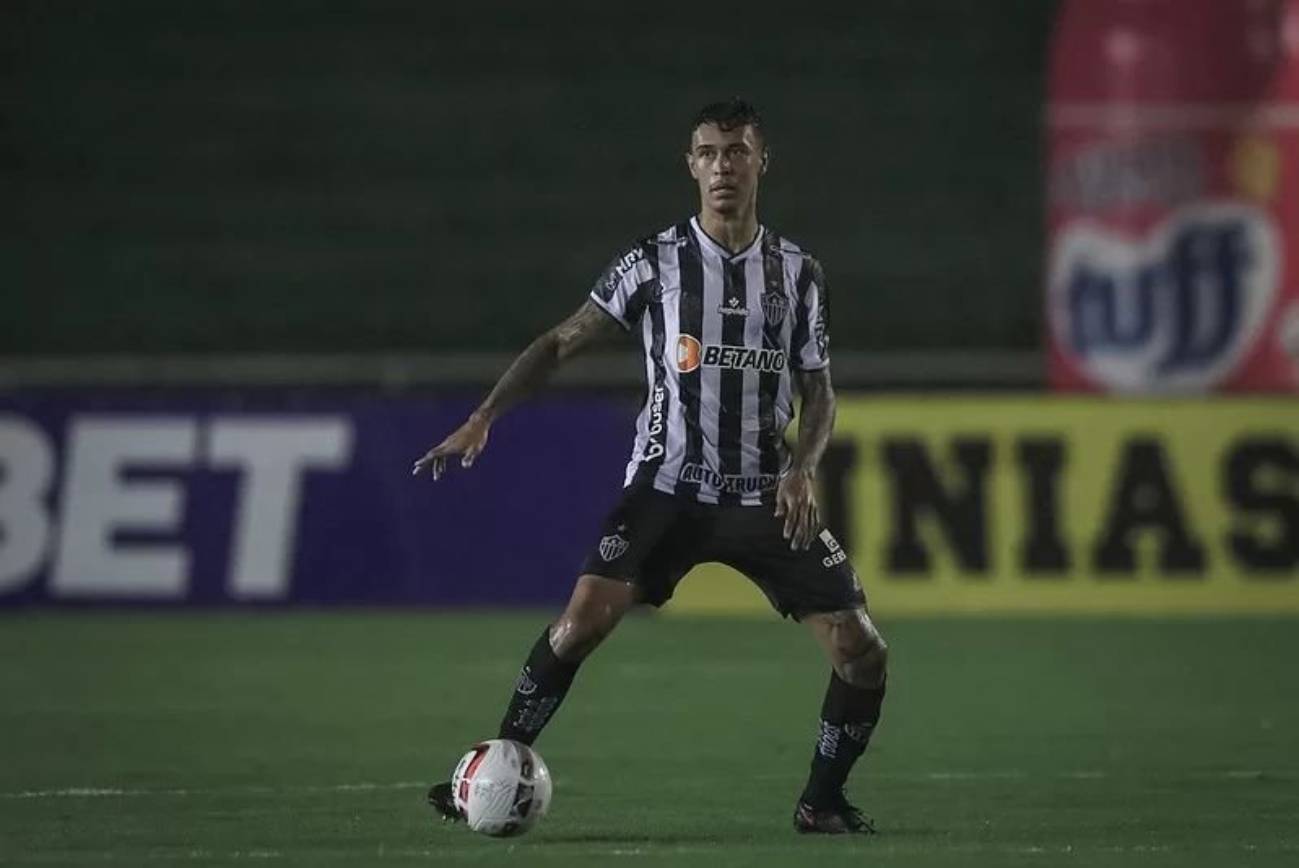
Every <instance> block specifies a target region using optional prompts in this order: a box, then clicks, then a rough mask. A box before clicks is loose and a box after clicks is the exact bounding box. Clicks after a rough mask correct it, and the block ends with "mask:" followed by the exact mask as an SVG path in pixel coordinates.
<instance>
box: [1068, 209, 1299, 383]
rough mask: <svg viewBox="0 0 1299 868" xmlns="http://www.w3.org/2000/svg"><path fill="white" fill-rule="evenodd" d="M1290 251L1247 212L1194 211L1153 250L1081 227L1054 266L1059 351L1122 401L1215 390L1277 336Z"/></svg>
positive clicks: (1072, 231) (1153, 242) (1180, 217)
mask: <svg viewBox="0 0 1299 868" xmlns="http://www.w3.org/2000/svg"><path fill="white" fill-rule="evenodd" d="M1279 247H1280V244H1279V241H1278V233H1277V230H1276V228H1275V227H1274V225H1273V224H1272V222H1271V220H1270V219H1269V218H1268V216H1267V215H1266V214H1264V213H1263V212H1261V211H1259V210H1257V209H1255V208H1252V207H1249V206H1246V205H1240V204H1236V203H1216V204H1200V205H1196V206H1193V207H1190V208H1187V209H1184V210H1182V211H1180V212H1178V213H1176V214H1174V215H1173V216H1171V217H1170V218H1169V219H1167V220H1166V221H1165V222H1164V223H1163V224H1161V225H1160V226H1158V227H1156V229H1155V230H1154V231H1153V232H1152V233H1151V234H1150V235H1149V237H1148V238H1147V239H1146V240H1132V239H1129V238H1125V237H1123V236H1120V235H1116V234H1114V233H1112V232H1110V231H1109V230H1107V229H1105V228H1103V227H1099V226H1096V225H1094V224H1089V223H1079V224H1077V225H1075V226H1073V227H1071V228H1069V229H1068V230H1066V231H1065V232H1064V233H1063V235H1062V236H1061V237H1060V239H1059V241H1058V242H1057V244H1056V246H1055V250H1054V255H1053V256H1052V265H1051V278H1050V281H1051V282H1050V289H1049V291H1050V305H1049V308H1050V310H1049V316H1050V320H1051V326H1052V328H1053V330H1054V331H1055V335H1056V340H1057V342H1058V344H1059V345H1060V347H1061V348H1062V349H1063V350H1064V351H1065V352H1066V353H1067V354H1068V355H1070V356H1072V357H1073V358H1074V359H1075V361H1076V363H1077V364H1079V365H1080V366H1081V367H1082V368H1083V369H1084V370H1085V371H1086V372H1087V373H1088V374H1089V375H1090V376H1091V377H1092V378H1094V379H1095V380H1097V381H1098V382H1100V383H1102V384H1105V385H1107V386H1110V387H1112V388H1115V389H1137V388H1149V387H1152V386H1153V387H1164V388H1170V389H1200V388H1204V387H1207V386H1212V385H1214V384H1216V383H1217V382H1218V381H1220V380H1221V379H1222V378H1224V377H1225V376H1227V375H1228V374H1230V372H1231V371H1232V370H1233V369H1234V368H1235V366H1236V364H1237V362H1238V361H1239V360H1240V359H1241V357H1242V356H1243V355H1244V354H1245V353H1246V352H1247V351H1248V350H1249V348H1250V347H1251V346H1252V344H1253V343H1254V341H1255V340H1256V339H1257V337H1258V336H1259V334H1260V332H1261V331H1262V329H1263V326H1264V325H1265V321H1266V315H1267V311H1268V310H1269V308H1270V307H1271V305H1272V301H1273V298H1274V296H1275V295H1276V292H1277V284H1278V275H1279V272H1280V268H1279V254H1278V249H1279Z"/></svg>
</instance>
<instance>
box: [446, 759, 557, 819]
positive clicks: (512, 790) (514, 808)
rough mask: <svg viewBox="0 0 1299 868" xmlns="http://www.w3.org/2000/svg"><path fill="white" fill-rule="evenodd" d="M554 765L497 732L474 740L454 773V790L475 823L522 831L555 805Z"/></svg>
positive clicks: (459, 805)
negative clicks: (552, 798) (552, 800)
mask: <svg viewBox="0 0 1299 868" xmlns="http://www.w3.org/2000/svg"><path fill="white" fill-rule="evenodd" d="M550 792H551V786H550V770H549V769H548V768H546V763H545V762H544V761H543V760H542V759H541V755H540V754H538V753H537V752H536V751H535V750H533V749H532V748H530V747H528V746H527V745H526V744H521V743H519V742H517V741H509V740H507V739H501V738H494V739H491V740H490V741H484V742H481V743H480V744H476V745H474V747H473V749H472V750H470V751H469V753H467V754H465V755H464V756H463V757H461V759H460V762H459V763H458V764H457V765H456V770H455V773H454V774H453V775H452V776H451V794H452V797H453V798H454V799H455V803H456V809H457V810H458V811H460V816H462V817H464V818H465V820H466V821H467V822H468V823H469V828H471V829H473V830H474V831H475V832H482V833H483V834H484V835H491V836H493V837H498V838H504V837H507V836H509V835H522V834H523V833H524V832H526V831H528V829H531V828H532V827H533V826H534V825H536V823H537V821H538V820H540V819H541V817H542V816H543V815H544V814H545V813H546V809H547V808H549V807H550Z"/></svg>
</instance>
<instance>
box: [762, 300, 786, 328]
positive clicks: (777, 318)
mask: <svg viewBox="0 0 1299 868" xmlns="http://www.w3.org/2000/svg"><path fill="white" fill-rule="evenodd" d="M788 310H789V300H788V299H786V298H785V294H784V293H783V292H766V293H763V295H762V313H763V315H764V316H766V318H767V325H770V326H778V325H780V324H781V323H782V322H784V320H785V313H786V312H787V311H788Z"/></svg>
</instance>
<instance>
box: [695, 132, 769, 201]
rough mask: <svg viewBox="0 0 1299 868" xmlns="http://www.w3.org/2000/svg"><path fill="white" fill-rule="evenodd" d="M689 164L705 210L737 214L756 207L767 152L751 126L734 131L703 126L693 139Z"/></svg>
mask: <svg viewBox="0 0 1299 868" xmlns="http://www.w3.org/2000/svg"><path fill="white" fill-rule="evenodd" d="M686 165H687V166H689V167H690V175H691V177H693V178H694V179H695V182H696V183H698V184H699V199H700V201H701V202H702V203H703V205H704V207H705V208H709V209H711V210H713V211H716V212H717V213H719V214H734V213H737V212H739V211H741V210H743V209H744V208H751V207H752V206H753V203H754V200H755V199H756V198H757V196H758V178H760V177H761V176H762V173H763V172H765V171H766V170H767V149H766V146H765V145H763V142H762V135H761V133H758V132H757V131H756V130H754V129H753V127H751V126H749V125H747V124H745V125H744V126H742V127H736V128H735V129H733V130H722V129H719V128H718V127H717V125H716V124H700V125H699V126H698V127H696V128H695V131H694V132H693V133H692V134H691V136H690V151H689V153H687V154H686Z"/></svg>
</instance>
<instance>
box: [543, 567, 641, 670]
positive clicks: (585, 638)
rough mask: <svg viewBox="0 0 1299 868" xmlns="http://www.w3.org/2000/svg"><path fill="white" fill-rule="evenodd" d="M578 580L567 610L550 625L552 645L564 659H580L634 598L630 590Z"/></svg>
mask: <svg viewBox="0 0 1299 868" xmlns="http://www.w3.org/2000/svg"><path fill="white" fill-rule="evenodd" d="M607 581H608V580H601V583H600V584H593V583H591V582H587V581H579V582H578V585H577V587H576V588H574V590H573V596H572V598H571V599H570V600H569V601H568V606H567V607H565V609H564V613H563V614H562V615H560V616H559V618H558V619H557V620H556V621H555V623H554V624H553V625H552V626H551V628H550V647H551V649H552V650H553V651H554V652H555V655H556V656H558V657H560V658H562V659H564V660H581V659H582V658H584V657H585V656H586V655H588V654H590V653H591V652H592V651H594V650H595V648H596V646H597V645H599V644H600V643H601V642H602V641H604V638H605V637H606V636H608V635H609V634H610V633H611V632H613V628H614V627H616V626H618V622H619V621H620V620H622V616H623V614H624V613H626V611H627V609H628V608H630V607H631V605H632V603H633V602H634V600H633V597H632V595H631V594H630V592H629V591H627V590H624V589H621V588H617V587H610V586H606V585H604V584H603V582H607Z"/></svg>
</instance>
